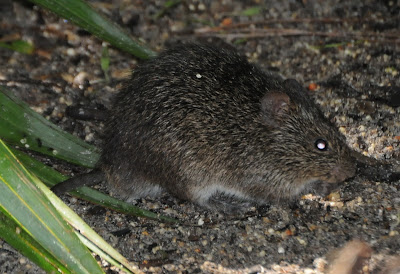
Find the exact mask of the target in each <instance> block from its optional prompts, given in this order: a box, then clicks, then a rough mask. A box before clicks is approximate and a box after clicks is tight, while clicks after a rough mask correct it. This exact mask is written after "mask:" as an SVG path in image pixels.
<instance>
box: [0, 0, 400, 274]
mask: <svg viewBox="0 0 400 274" xmlns="http://www.w3.org/2000/svg"><path fill="white" fill-rule="evenodd" d="M111 3H112V4H111ZM93 5H94V6H95V7H96V8H98V9H100V10H101V11H103V12H104V13H106V14H107V16H109V17H110V18H112V20H114V21H116V22H118V23H119V24H121V25H123V26H125V27H126V28H127V29H128V30H129V31H130V32H131V33H132V35H133V36H134V37H140V38H141V39H143V40H144V41H145V42H146V43H147V44H148V45H149V46H150V47H152V48H153V49H155V50H160V49H162V48H163V47H164V46H165V45H168V44H170V43H172V42H173V41H177V40H187V39H211V38H212V39H214V41H217V40H218V39H221V40H224V41H226V42H229V43H232V44H233V45H234V46H235V47H236V48H237V49H238V50H239V51H241V52H243V53H244V54H246V56H247V57H248V58H249V60H250V61H251V62H255V63H257V64H258V65H259V66H260V67H262V68H263V69H266V70H270V71H274V72H276V73H278V74H280V75H282V76H283V77H290V78H295V79H296V80H298V81H300V82H302V83H303V85H304V86H305V87H307V88H308V89H309V90H310V93H312V95H313V97H314V98H315V99H316V101H317V102H318V103H319V105H320V106H321V108H322V109H323V111H324V112H325V113H326V115H329V116H330V117H332V118H333V119H334V120H335V122H336V124H337V126H338V127H339V128H340V130H341V132H342V133H343V134H344V135H345V136H346V137H347V142H348V145H349V146H350V147H351V148H353V149H354V150H357V151H359V152H360V153H362V154H364V155H367V156H370V157H374V158H377V159H399V153H400V149H399V141H400V127H399V123H400V122H399V121H400V119H399V118H400V110H399V108H398V106H400V77H399V71H400V58H399V56H400V40H399V38H398V37H400V33H399V27H400V16H399V14H400V2H399V1H362V3H360V2H359V1H334V0H329V1H284V2H281V1H256V0H254V1H183V3H182V4H180V5H177V6H176V7H174V8H171V9H168V10H164V12H163V13H162V14H161V13H159V12H160V11H163V1H135V0H132V1H123V0H114V1H108V2H106V1H104V2H102V1H93ZM254 6H260V7H261V10H260V12H259V13H258V14H255V15H252V16H248V15H245V11H246V9H247V8H249V7H254ZM0 14H1V16H0V18H1V19H0V24H1V28H0V40H7V39H8V38H7V37H20V38H22V39H24V40H29V41H31V42H33V43H34V44H35V47H36V51H35V53H34V54H33V55H23V54H19V53H16V52H12V51H9V50H5V49H1V48H0V60H1V65H0V83H1V84H2V85H6V86H8V87H9V88H10V89H11V90H13V91H14V92H15V93H16V94H18V96H20V97H21V98H22V99H23V100H25V101H26V102H27V103H29V104H30V105H31V106H32V108H33V109H34V110H36V111H38V112H39V113H41V114H42V115H44V116H45V117H46V118H48V119H50V120H51V121H53V122H55V123H56V124H58V125H60V126H61V127H62V128H64V129H65V130H67V131H69V132H71V133H74V134H76V135H78V136H80V137H81V138H83V139H85V140H86V141H87V142H90V143H93V144H95V145H99V144H100V143H101V132H102V128H103V124H102V123H101V122H90V121H89V122H83V121H75V120H74V119H72V118H70V117H67V116H66V115H65V109H66V107H67V106H70V105H84V106H86V107H97V108H107V107H109V99H110V97H111V96H112V95H113V94H115V93H116V92H117V91H118V89H119V87H120V86H121V83H122V81H123V79H125V78H126V77H127V76H128V75H129V71H130V70H132V69H134V68H135V66H136V64H137V62H138V60H135V59H134V58H132V57H131V56H129V55H128V54H124V53H121V52H120V51H118V50H116V49H113V48H111V49H110V50H109V51H110V58H111V64H110V75H111V82H110V83H106V82H105V81H104V74H103V72H102V70H101V67H100V55H101V47H102V43H101V41H99V40H98V39H96V38H93V37H92V36H91V35H89V34H88V33H87V32H85V31H83V30H80V29H78V28H76V27H74V26H72V25H70V24H69V23H68V22H64V21H63V20H61V19H59V18H57V17H56V16H54V15H52V14H50V13H48V12H46V11H44V10H42V9H38V8H37V7H34V6H32V5H30V4H26V3H24V2H12V1H5V2H4V1H2V2H1V3H0ZM157 15H158V18H156V17H157ZM323 18H324V19H323ZM295 19H296V20H295ZM318 19H323V20H318ZM219 26H223V27H224V29H222V28H217V27H219ZM13 35H14V36H13ZM293 141H296V140H293ZM50 162H51V163H52V165H53V166H54V167H55V168H57V169H58V170H60V171H62V172H65V173H69V174H72V173H79V172H83V171H84V170H82V169H81V168H77V167H71V166H68V165H66V164H63V163H60V162H54V161H50ZM399 189H400V182H399V181H389V182H387V181H386V182H385V181H375V180H373V179H371V178H368V177H365V176H364V177H362V176H357V177H355V178H354V179H352V180H350V181H348V182H346V183H345V184H344V185H343V186H341V188H340V189H339V190H337V191H335V192H333V193H331V194H330V195H329V196H328V197H325V198H321V197H315V196H312V195H306V196H304V197H302V198H301V199H300V200H299V201H298V202H297V203H295V204H293V205H290V206H284V205H270V206H263V207H259V208H250V209H249V211H248V212H247V213H246V214H245V216H236V217H227V216H221V215H218V214H216V213H213V212H208V211H204V210H203V209H201V208H198V207H197V206H194V205H192V204H190V203H188V202H184V201H179V200H177V199H175V198H173V197H170V196H167V195H166V196H163V197H162V198H161V199H158V200H151V199H142V200H139V201H137V205H138V206H140V207H142V208H146V209H151V210H153V211H155V212H159V213H162V214H165V215H168V216H172V217H175V218H178V219H180V220H181V221H182V223H181V225H169V224H162V223H159V222H155V221H150V220H146V219H141V218H136V217H132V216H125V215H122V214H119V213H115V212H112V211H109V210H107V209H103V208H100V207H98V206H93V205H90V204H87V203H86V202H84V201H81V200H77V199H76V198H73V197H71V196H68V195H65V196H63V199H64V201H65V202H66V203H67V204H68V205H70V206H71V207H72V208H73V209H74V210H75V211H76V212H77V213H78V214H79V215H80V216H81V217H82V218H83V219H84V220H85V221H86V222H87V223H88V224H89V225H90V226H92V227H93V228H94V229H95V230H96V231H97V232H98V233H99V234H100V235H101V236H103V237H104V238H105V239H106V240H107V241H109V242H110V243H111V244H112V245H113V246H115V247H116V248H117V249H118V250H119V251H120V252H121V253H122V254H123V255H124V256H126V257H127V258H128V259H129V260H131V261H132V262H134V263H136V264H137V265H139V266H140V267H141V269H142V270H143V271H145V272H149V273H150V272H155V273H161V272H165V273H169V272H183V273H204V272H206V273H207V272H208V273H228V272H229V270H231V271H232V273H252V272H253V273H254V272H263V273H269V272H271V273H276V272H277V273H321V272H326V271H327V261H328V260H329V257H335V256H337V255H330V254H334V253H333V250H334V249H335V248H338V247H341V246H343V245H344V244H345V243H346V242H348V241H350V240H352V239H359V240H362V241H364V242H366V243H367V244H368V245H369V246H371V248H372V254H373V255H372V257H371V259H370V260H367V262H366V263H365V265H364V266H363V268H362V271H363V273H378V272H379V271H383V270H382V269H383V266H382V265H383V264H384V263H385V262H386V261H387V260H389V259H390V258H392V257H391V256H395V255H400V235H399V232H400V225H399V222H400V195H399V193H400V192H399ZM339 253H340V252H339ZM336 254H337V253H336ZM245 268H246V269H245ZM106 269H108V271H109V273H112V272H113V271H115V270H113V269H112V268H108V267H106ZM233 270H240V271H238V272H234V271H233ZM0 272H2V273H40V272H41V271H40V269H38V268H37V267H36V266H35V265H33V263H31V262H30V261H29V260H28V259H26V258H24V257H22V256H20V255H19V254H18V253H17V252H16V251H15V250H14V249H13V248H11V247H10V246H8V245H7V244H6V243H4V242H2V241H1V240H0ZM393 273H395V272H393Z"/></svg>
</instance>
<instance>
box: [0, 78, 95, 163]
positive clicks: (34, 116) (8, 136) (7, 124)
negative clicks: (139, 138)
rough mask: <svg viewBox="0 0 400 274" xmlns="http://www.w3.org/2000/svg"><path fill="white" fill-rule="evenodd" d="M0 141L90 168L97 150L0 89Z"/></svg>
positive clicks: (8, 92) (7, 91)
mask: <svg viewBox="0 0 400 274" xmlns="http://www.w3.org/2000/svg"><path fill="white" fill-rule="evenodd" d="M0 138H2V139H3V140H5V141H7V142H8V143H10V144H13V145H16V146H22V147H25V148H28V149H31V150H34V151H37V152H40V153H43V154H45V155H50V156H52V157H55V158H58V159H62V160H65V161H67V162H70V163H73V164H78V165H82V166H86V167H89V168H93V167H94V166H95V164H96V163H97V161H98V159H99V157H100V152H99V150H98V149H97V148H96V147H94V146H92V145H90V144H88V143H86V142H84V141H83V140H81V139H79V138H78V137H76V136H73V135H71V134H69V133H67V132H65V131H63V130H62V129H61V128H59V127H57V126H56V125H54V124H53V123H51V122H49V121H48V120H46V119H45V118H43V117H42V116H41V115H39V114H38V113H36V112H35V111H33V110H32V109H30V108H29V106H28V105H27V104H26V103H24V102H22V101H21V100H20V99H18V98H17V97H15V96H14V95H13V94H12V93H11V92H10V91H9V90H7V89H6V88H5V87H3V86H0Z"/></svg>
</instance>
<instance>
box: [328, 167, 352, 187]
mask: <svg viewBox="0 0 400 274" xmlns="http://www.w3.org/2000/svg"><path fill="white" fill-rule="evenodd" d="M355 174H356V165H355V164H354V163H348V164H347V165H343V164H339V165H337V166H335V167H334V168H333V169H332V172H331V175H332V179H333V181H334V183H341V182H343V181H345V180H347V179H349V178H351V177H354V175H355Z"/></svg>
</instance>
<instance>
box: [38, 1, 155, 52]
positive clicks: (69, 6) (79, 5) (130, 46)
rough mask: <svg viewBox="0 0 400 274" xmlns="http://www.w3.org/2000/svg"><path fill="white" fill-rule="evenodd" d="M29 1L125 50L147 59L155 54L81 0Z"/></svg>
mask: <svg viewBox="0 0 400 274" xmlns="http://www.w3.org/2000/svg"><path fill="white" fill-rule="evenodd" d="M30 1H31V2H33V3H35V4H37V5H40V6H42V7H44V8H46V9H49V10H51V11H52V12H54V13H55V14H57V15H59V16H60V17H62V18H65V19H68V20H70V21H71V22H72V23H74V24H76V25H78V26H79V27H81V28H83V29H85V30H87V31H89V32H90V33H92V34H94V35H96V36H97V37H99V38H100V39H102V40H104V41H107V42H109V43H110V44H111V45H113V46H115V47H117V48H119V49H121V50H123V51H125V52H128V53H131V54H133V55H135V56H137V57H139V58H142V59H148V58H150V57H153V56H155V55H156V54H155V52H154V51H152V50H150V49H148V48H147V47H145V46H144V45H142V44H140V43H139V42H137V41H135V40H133V39H132V38H131V37H130V36H129V35H128V34H126V33H125V31H123V30H122V29H121V28H120V27H119V26H118V25H117V24H115V23H113V22H111V21H109V20H108V19H106V18H105V17H104V16H102V15H100V14H99V13H97V12H96V11H95V10H94V9H93V8H92V7H91V6H90V5H89V4H87V3H86V2H84V1H82V0H30Z"/></svg>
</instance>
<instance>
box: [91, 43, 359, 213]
mask: <svg viewBox="0 0 400 274" xmlns="http://www.w3.org/2000/svg"><path fill="white" fill-rule="evenodd" d="M105 136H106V137H105V142H104V147H103V153H102V158H101V160H100V162H99V165H98V167H99V169H101V170H102V171H103V172H104V174H105V175H106V180H107V181H108V183H109V185H110V186H111V187H112V190H113V191H114V192H115V193H117V194H118V195H119V196H121V197H122V198H124V199H126V200H128V201H130V200H133V199H137V198H140V197H144V196H156V195H158V194H160V193H161V192H162V191H164V190H166V191H168V192H170V193H172V194H173V195H175V196H177V197H179V198H181V199H185V200H189V201H193V202H195V203H197V204H199V205H201V206H204V207H208V208H216V209H217V210H220V211H224V212H234V211H236V210H238V209H239V210H240V209H241V208H243V207H244V205H247V203H269V202H272V201H280V200H288V199H292V198H295V197H298V196H299V195H300V194H301V193H305V192H307V191H310V190H314V189H318V190H321V191H322V192H327V191H329V190H330V189H331V187H333V186H335V185H336V184H337V183H340V182H342V181H344V180H345V179H347V178H349V177H352V176H353V175H354V173H355V163H354V160H353V158H352V157H351V156H350V150H349V149H348V147H347V146H346V144H345V142H344V140H343V137H342V136H341V134H340V133H339V132H338V130H337V129H336V128H335V127H334V126H333V125H332V124H331V123H330V122H329V121H328V120H327V119H326V118H325V117H324V116H323V114H322V113H321V111H320V110H319V109H318V107H317V106H316V105H315V103H314V102H313V101H312V99H311V98H310V97H309V96H308V95H307V93H306V91H305V90H303V88H302V87H301V86H300V85H299V84H298V83H297V82H296V81H295V80H286V81H283V80H281V79H279V78H278V77H274V76H272V75H270V74H268V73H265V72H262V71H261V70H260V69H258V68H257V67H256V66H254V65H252V64H250V63H248V61H247V60H246V58H244V57H242V56H240V55H238V54H237V53H236V52H235V51H234V50H230V49H226V48H223V49H221V48H217V47H215V46H212V45H209V44H184V45H180V46H177V47H175V48H172V49H170V50H167V51H165V52H164V53H161V54H160V55H159V56H158V57H157V58H155V59H152V60H150V61H148V62H146V63H144V64H142V65H140V66H139V67H138V68H137V69H136V70H135V71H134V73H133V76H132V78H131V79H130V80H129V82H128V84H127V85H126V86H125V87H124V88H123V90H122V91H121V92H120V93H119V94H117V96H116V98H115V102H114V107H113V108H112V109H111V110H110V119H109V120H108V122H107V124H106V132H105Z"/></svg>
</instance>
